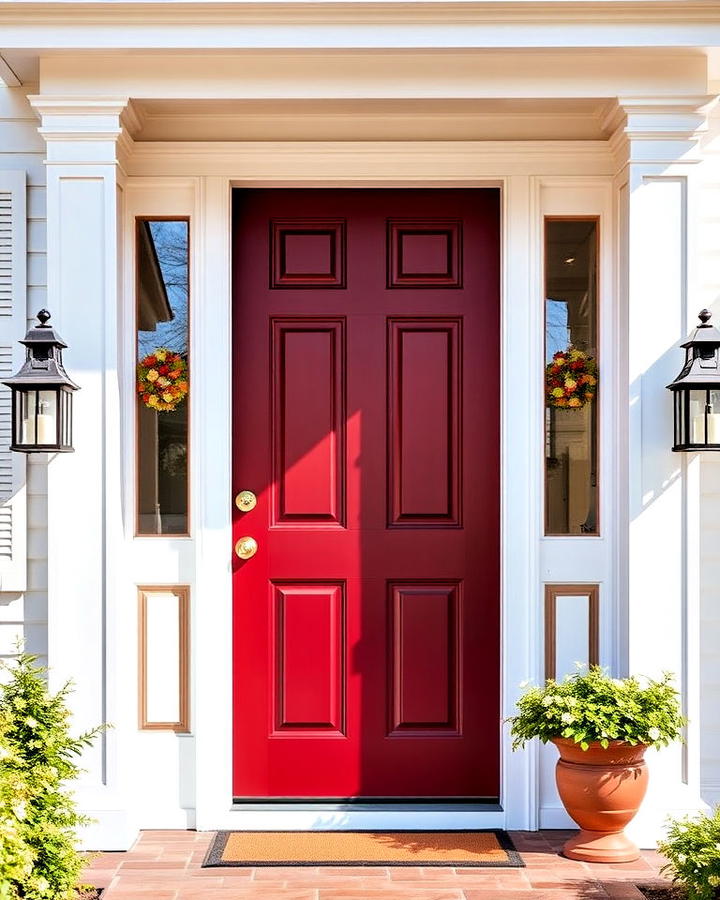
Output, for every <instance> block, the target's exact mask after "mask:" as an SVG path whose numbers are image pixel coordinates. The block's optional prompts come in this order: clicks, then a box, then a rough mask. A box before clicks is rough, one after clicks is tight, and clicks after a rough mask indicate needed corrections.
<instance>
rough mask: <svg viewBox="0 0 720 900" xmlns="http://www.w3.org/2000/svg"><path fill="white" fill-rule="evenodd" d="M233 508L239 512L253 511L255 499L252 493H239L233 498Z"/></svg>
mask: <svg viewBox="0 0 720 900" xmlns="http://www.w3.org/2000/svg"><path fill="white" fill-rule="evenodd" d="M235 506H237V508H238V509H239V510H240V512H250V510H251V509H255V507H256V506H257V497H256V496H255V494H253V492H252V491H240V493H239V494H238V495H237V497H236V498H235Z"/></svg>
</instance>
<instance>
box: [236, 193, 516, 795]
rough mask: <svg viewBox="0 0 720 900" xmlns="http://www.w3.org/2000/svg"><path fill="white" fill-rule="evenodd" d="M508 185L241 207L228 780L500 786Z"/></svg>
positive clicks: (491, 790) (452, 788) (241, 196)
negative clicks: (502, 261) (249, 548)
mask: <svg viewBox="0 0 720 900" xmlns="http://www.w3.org/2000/svg"><path fill="white" fill-rule="evenodd" d="M499 228H500V221H499V193H498V191H496V190H490V189H488V190H466V191H465V190H407V191H402V190H337V191H335V190H332V191H330V190H327V191H325V190H293V191H285V190H257V191H238V192H236V197H235V204H234V298H235V304H234V305H235V312H234V333H235V342H234V361H233V365H234V369H233V372H234V400H233V416H234V423H233V434H234V450H233V459H234V471H233V480H234V488H235V491H236V492H239V491H241V490H250V491H253V492H254V493H255V494H256V495H257V498H258V502H257V505H256V506H255V508H254V509H252V510H251V511H249V512H244V513H243V512H240V511H239V510H237V509H235V510H234V526H233V534H234V540H237V539H238V538H240V537H242V536H245V535H248V536H250V537H253V538H254V539H255V540H256V541H257V543H258V551H257V553H256V555H255V556H253V557H252V558H250V559H248V560H245V561H241V560H239V559H237V558H235V560H234V621H233V632H234V648H235V674H234V680H235V683H234V717H233V731H234V783H233V791H234V794H235V796H236V797H238V798H253V799H260V798H270V799H277V798H289V799H323V798H368V799H369V798H375V799H392V798H449V799H453V798H457V799H460V798H462V799H464V798H490V797H497V795H498V792H499V788H498V784H499V736H500V735H499V732H500V729H499V664H500V663H499V658H500V654H499V646H500V644H499V639H500V635H499V526H500V518H499V516H500V512H499V510H500V504H499V483H500V480H499V346H500V342H499V327H500V326H499Z"/></svg>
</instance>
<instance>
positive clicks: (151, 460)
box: [136, 219, 189, 534]
mask: <svg viewBox="0 0 720 900" xmlns="http://www.w3.org/2000/svg"><path fill="white" fill-rule="evenodd" d="M188 233H189V223H188V221H187V220H185V219H178V220H148V219H141V220H138V226H137V362H138V367H137V380H136V383H137V391H138V393H137V442H138V445H137V504H138V506H137V515H138V518H137V533H138V534H187V533H188V465H187V458H188V414H189V395H188V390H189V375H188V371H189V363H188V345H189V290H188V288H189V284H188Z"/></svg>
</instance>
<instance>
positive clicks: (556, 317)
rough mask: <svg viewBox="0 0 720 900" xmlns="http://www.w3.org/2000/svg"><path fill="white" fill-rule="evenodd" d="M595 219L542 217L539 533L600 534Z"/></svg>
mask: <svg viewBox="0 0 720 900" xmlns="http://www.w3.org/2000/svg"><path fill="white" fill-rule="evenodd" d="M596 360H597V221H596V220H595V219H548V220H546V222H545V366H546V371H545V533H546V534H551V535H554V534H556V535H571V534H598V533H599V523H598V503H597V496H598V491H597V477H598V461H597V400H596V392H597V389H598V380H599V375H598V371H597V363H596Z"/></svg>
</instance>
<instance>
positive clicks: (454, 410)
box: [388, 319, 462, 528]
mask: <svg viewBox="0 0 720 900" xmlns="http://www.w3.org/2000/svg"><path fill="white" fill-rule="evenodd" d="M388 344H389V349H388V355H389V365H388V372H389V382H390V383H389V385H388V394H389V406H388V443H389V447H388V450H389V457H390V459H389V464H388V476H389V484H388V506H389V510H388V519H389V524H390V526H391V527H403V526H409V527H414V528H417V527H427V528H438V527H458V526H459V525H460V524H461V509H460V507H461V502H460V500H461V498H460V484H461V466H462V449H461V440H460V437H461V422H460V411H461V409H462V403H461V397H460V393H461V371H462V360H461V348H462V323H461V320H460V319H445V320H438V319H416V320H405V319H391V320H390V322H389V328H388Z"/></svg>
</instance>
